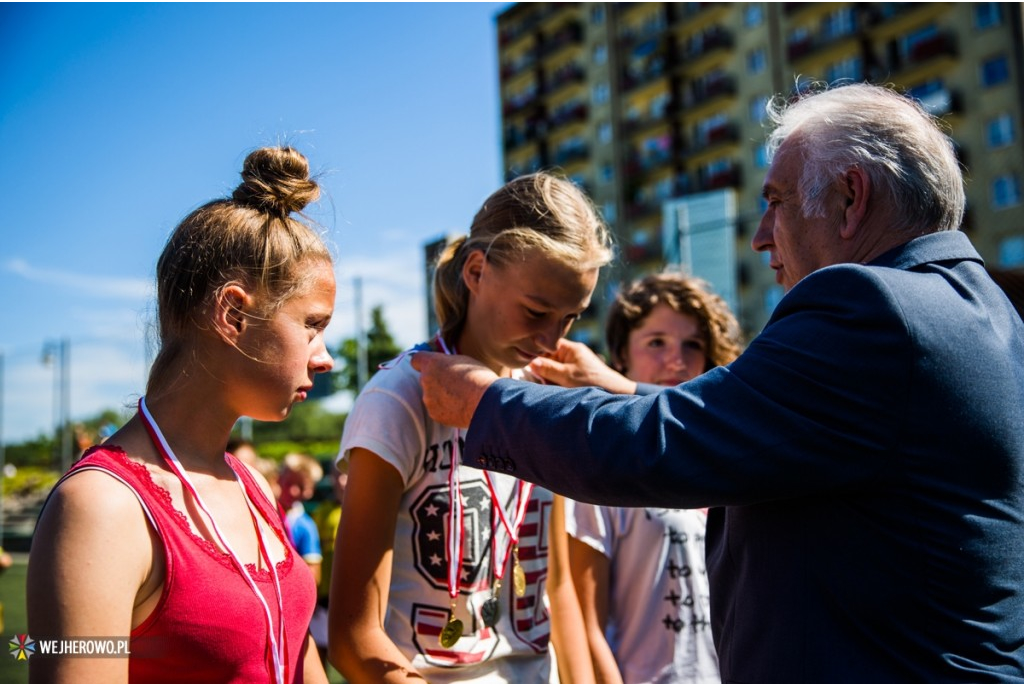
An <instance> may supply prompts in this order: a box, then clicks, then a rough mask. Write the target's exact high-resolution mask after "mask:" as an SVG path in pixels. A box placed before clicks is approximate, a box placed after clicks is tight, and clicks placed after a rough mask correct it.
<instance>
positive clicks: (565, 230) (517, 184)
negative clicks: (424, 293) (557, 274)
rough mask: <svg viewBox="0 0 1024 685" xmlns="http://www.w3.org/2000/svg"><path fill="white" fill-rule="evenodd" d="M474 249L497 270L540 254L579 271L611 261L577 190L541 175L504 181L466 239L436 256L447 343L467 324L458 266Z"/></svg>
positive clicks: (605, 235) (437, 303) (603, 231)
mask: <svg viewBox="0 0 1024 685" xmlns="http://www.w3.org/2000/svg"><path fill="white" fill-rule="evenodd" d="M474 250H480V251H482V252H483V253H484V255H485V256H486V257H487V259H488V260H489V261H491V262H493V263H494V264H496V265H498V266H502V265H504V264H508V263H510V262H514V261H521V260H523V259H524V258H525V257H526V256H527V255H528V254H529V253H530V252H532V251H534V250H539V251H541V252H543V253H544V254H546V255H548V256H551V257H553V258H555V259H557V260H559V261H561V262H562V263H564V264H566V265H567V266H570V267H572V268H574V269H578V270H579V271H581V272H583V271H588V270H590V269H596V268H600V267H602V266H604V265H605V264H607V263H608V262H610V261H611V259H612V248H611V236H610V234H609V232H608V228H607V227H606V226H605V224H604V222H603V221H601V219H600V218H599V217H598V215H597V212H596V211H595V210H594V206H593V205H592V204H591V202H590V200H589V199H588V198H587V196H586V195H585V194H584V193H583V191H582V190H580V189H579V188H577V187H576V186H575V185H573V184H572V183H571V182H569V181H567V180H565V179H561V178H558V177H556V176H553V175H551V174H548V173H544V172H538V173H535V174H528V175H526V176H520V177H519V178H516V179H514V180H512V181H509V182H508V183H506V184H505V185H504V186H502V187H501V188H500V189H498V190H497V191H495V192H494V193H493V194H492V195H491V196H490V197H488V198H487V200H486V201H485V202H484V204H483V206H482V207H481V208H480V211H479V212H477V214H476V216H475V217H473V224H472V226H471V227H470V229H469V235H466V236H461V237H459V238H457V239H456V240H454V241H453V242H451V243H449V244H448V246H447V247H446V248H445V249H444V251H443V252H442V253H441V255H440V257H438V260H437V269H436V271H435V272H434V307H435V309H436V312H437V319H438V321H439V322H440V326H441V336H442V337H443V338H444V339H445V340H448V341H454V340H456V339H457V338H458V336H459V334H460V333H461V332H462V328H463V326H464V325H465V323H466V312H467V310H468V308H469V290H468V289H467V288H466V284H465V283H464V282H463V280H462V268H463V265H464V264H465V263H466V258H467V257H468V256H469V254H470V253H471V252H473V251H474Z"/></svg>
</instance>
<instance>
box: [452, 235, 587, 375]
mask: <svg viewBox="0 0 1024 685" xmlns="http://www.w3.org/2000/svg"><path fill="white" fill-rule="evenodd" d="M462 275H463V279H464V280H465V282H466V286H467V287H468V288H469V292H470V295H469V309H468V313H467V316H466V324H465V327H464V328H463V331H462V335H461V336H460V338H459V341H458V347H459V352H461V353H463V354H468V355H470V356H472V357H475V358H477V359H479V360H480V361H481V362H483V363H484V364H486V365H487V366H488V367H490V368H491V370H493V371H494V372H495V373H498V374H499V375H507V373H508V372H509V371H510V370H511V369H518V368H522V367H524V366H526V365H527V364H528V363H530V362H531V361H532V360H533V359H535V358H536V357H539V356H541V355H543V354H546V353H550V352H554V351H555V349H556V346H557V344H558V340H559V339H560V338H561V337H562V336H564V335H565V334H566V333H568V331H569V328H570V327H571V326H572V324H573V322H574V321H576V319H578V318H579V316H580V314H582V313H583V310H585V309H586V308H587V306H588V305H589V304H590V296H591V294H592V293H593V292H594V287H595V286H596V285H597V276H598V270H597V269H589V270H586V271H582V272H581V271H578V270H576V269H573V268H572V267H570V266H566V265H565V264H563V263H562V262H560V261H558V260H556V259H554V258H552V257H550V256H548V255H546V254H545V253H543V252H541V251H540V250H534V251H532V252H530V253H528V254H527V255H526V258H525V259H523V260H522V261H517V262H512V263H508V264H504V265H502V266H497V265H496V264H494V263H493V262H491V261H488V260H487V259H486V258H485V257H484V253H483V252H481V251H480V250H475V251H473V252H472V253H470V255H469V257H468V258H467V259H466V264H465V266H464V267H463V272H462Z"/></svg>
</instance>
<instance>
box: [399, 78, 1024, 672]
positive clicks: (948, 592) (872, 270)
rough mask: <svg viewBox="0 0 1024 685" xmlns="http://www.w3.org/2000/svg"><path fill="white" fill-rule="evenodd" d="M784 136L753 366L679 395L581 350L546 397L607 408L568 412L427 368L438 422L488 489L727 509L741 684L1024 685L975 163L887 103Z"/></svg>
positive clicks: (1021, 471) (920, 120)
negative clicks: (976, 230) (772, 281)
mask: <svg viewBox="0 0 1024 685" xmlns="http://www.w3.org/2000/svg"><path fill="white" fill-rule="evenodd" d="M773 117H774V119H775V123H776V128H775V129H774V131H773V133H772V134H771V136H770V139H769V143H770V147H771V148H772V149H773V150H774V151H775V154H774V157H773V162H772V165H771V168H770V170H769V172H768V174H767V176H766V179H765V183H764V197H765V199H766V200H767V203H768V207H767V210H766V211H765V214H764V217H763V219H762V220H761V223H760V225H759V227H758V230H757V233H756V234H755V236H754V239H753V247H754V249H755V250H760V251H765V252H768V253H769V254H770V256H771V259H770V262H769V264H770V266H771V267H772V268H773V269H774V270H775V273H776V280H777V281H778V282H779V283H780V284H781V285H782V286H783V287H784V288H785V289H786V290H787V293H786V295H785V296H784V297H783V298H782V300H781V302H780V303H779V305H778V307H777V308H776V310H775V312H774V313H773V315H772V317H771V320H770V321H769V322H768V324H767V325H766V326H765V328H764V330H763V331H762V332H761V334H760V335H759V336H757V337H756V338H755V339H754V340H753V341H752V342H751V344H750V346H749V347H748V349H747V350H746V352H744V353H743V354H742V355H741V356H740V357H739V359H737V360H736V361H735V362H734V363H733V364H731V365H729V366H728V367H724V368H718V369H714V370H712V371H710V372H709V373H707V374H705V375H703V376H701V377H699V378H697V379H695V380H693V381H690V382H688V383H684V384H682V385H679V386H677V387H675V388H670V389H661V390H660V391H658V389H656V388H650V387H644V386H640V387H637V386H636V384H633V383H631V382H629V381H627V380H626V379H624V378H622V377H621V376H617V375H616V374H615V373H614V372H611V371H610V370H609V369H607V368H606V367H605V366H604V365H603V364H601V363H600V360H599V359H597V358H596V356H595V355H593V354H592V353H590V352H589V351H588V350H587V349H586V348H585V347H583V346H582V345H577V344H574V343H568V342H563V344H562V345H561V347H560V349H559V351H558V353H556V354H555V355H553V358H552V359H539V360H536V361H535V362H534V364H533V367H534V371H535V372H536V373H537V374H538V375H541V376H543V377H545V378H546V379H548V380H549V381H553V382H557V383H560V384H562V385H591V386H593V385H597V386H602V387H603V388H605V390H601V389H597V388H593V387H589V388H579V389H567V388H555V387H551V386H543V385H537V384H529V383H524V382H518V381H512V380H498V379H496V378H494V377H493V374H490V373H489V372H488V371H486V370H485V369H482V368H481V367H479V366H478V365H474V364H472V363H471V362H470V361H469V360H467V359H465V358H451V357H449V358H443V357H440V356H437V355H423V354H421V355H417V357H416V358H415V360H414V365H415V366H416V367H417V368H419V369H420V370H421V372H422V385H423V388H424V394H425V397H426V404H427V406H428V408H429V410H430V412H431V414H432V415H434V417H435V418H436V419H437V420H439V421H442V422H445V423H450V424H453V425H457V426H468V428H469V430H468V432H467V435H466V445H465V451H464V454H463V457H462V458H463V462H464V463H466V464H469V465H474V466H478V467H481V468H488V469H497V470H503V471H507V472H509V473H514V474H515V475H517V476H519V477H520V478H524V479H527V480H530V481H533V482H536V483H540V484H542V485H544V486H546V487H548V488H551V489H552V490H554V491H556V492H559V493H563V494H565V495H567V496H569V497H572V498H574V499H578V500H583V501H589V502H596V503H601V504H615V505H625V506H662V507H686V508H692V507H703V506H710V507H713V509H712V510H711V514H710V518H709V522H708V538H707V548H708V571H709V574H710V581H711V592H712V597H711V611H712V627H713V630H714V635H715V642H716V645H717V646H718V649H719V657H720V660H721V671H722V676H723V679H724V680H725V681H752V682H779V681H788V682H837V681H856V682H876V681H878V682H917V681H923V682H938V681H944V682H948V681H971V682H981V681H1021V680H1024V324H1022V322H1021V319H1020V317H1019V316H1018V315H1017V313H1016V312H1015V311H1014V310H1013V308H1012V306H1011V305H1010V303H1009V302H1008V301H1007V298H1006V297H1005V296H1004V294H1003V293H1002V291H1001V290H1000V289H999V288H998V287H997V286H996V285H995V284H994V283H993V281H992V280H991V278H989V276H988V274H987V273H986V272H985V269H984V266H983V264H982V261H981V259H980V257H979V256H978V254H977V252H976V251H975V250H974V248H973V247H972V246H971V244H970V242H969V241H968V239H967V236H966V235H964V234H963V233H961V232H959V231H958V230H956V229H957V228H958V227H959V225H960V222H961V219H962V216H963V211H964V192H963V181H962V178H961V174H960V170H959V165H958V163H957V159H956V156H955V155H954V151H953V146H952V144H951V142H950V140H949V139H948V138H947V137H946V136H945V135H944V134H943V133H942V132H941V131H940V130H939V128H938V127H937V126H936V125H935V123H934V122H933V120H932V118H931V117H930V116H929V115H928V114H926V113H925V112H924V111H923V110H922V109H921V108H920V107H919V106H917V105H916V104H915V103H913V102H912V101H910V100H907V99H905V98H903V97H902V96H900V95H898V94H896V93H894V92H892V91H890V90H888V89H885V88H881V87H877V86H870V85H866V84H857V85H850V86H845V87H840V88H834V89H831V90H825V91H822V92H819V93H816V94H813V95H810V96H808V97H804V98H802V99H800V100H798V101H796V102H795V103H793V104H791V105H788V106H787V105H786V104H785V103H782V104H780V105H778V106H777V107H776V108H775V110H774V111H773ZM553 325H554V324H553ZM606 390H611V391H613V392H614V393H618V394H612V393H610V392H607V391H606ZM622 393H632V396H625V395H623V394H622Z"/></svg>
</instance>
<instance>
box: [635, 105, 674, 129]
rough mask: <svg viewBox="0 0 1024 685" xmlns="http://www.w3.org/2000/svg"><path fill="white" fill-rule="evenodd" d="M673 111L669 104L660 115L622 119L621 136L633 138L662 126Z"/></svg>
mask: <svg viewBox="0 0 1024 685" xmlns="http://www.w3.org/2000/svg"><path fill="white" fill-rule="evenodd" d="M675 111H676V108H675V107H674V106H673V105H672V104H669V105H668V106H667V107H665V109H664V111H663V112H662V113H661V114H660V115H654V114H650V115H647V116H642V117H634V118H632V119H623V121H622V134H623V135H626V136H633V135H636V134H638V133H641V132H643V131H647V130H649V129H652V128H654V127H655V126H662V125H664V124H665V122H666V121H667V120H668V117H669V116H671V115H672V113H673V112H675Z"/></svg>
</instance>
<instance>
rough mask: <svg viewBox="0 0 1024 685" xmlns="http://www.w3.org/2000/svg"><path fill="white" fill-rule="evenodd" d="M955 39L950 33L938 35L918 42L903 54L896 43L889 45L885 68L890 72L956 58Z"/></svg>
mask: <svg viewBox="0 0 1024 685" xmlns="http://www.w3.org/2000/svg"><path fill="white" fill-rule="evenodd" d="M956 54H957V48H956V37H955V36H954V35H953V34H952V33H938V34H935V35H934V36H931V37H930V38H926V39H924V40H921V41H918V42H917V43H915V44H914V45H913V46H912V47H911V48H910V49H909V50H907V51H906V52H903V51H902V50H900V49H899V45H898V43H897V42H896V41H893V42H891V43H889V45H888V49H887V56H888V60H887V63H886V65H885V67H886V68H887V69H888V70H889V71H890V72H895V71H900V70H903V69H910V68H912V67H918V66H921V65H923V64H928V63H929V62H933V61H935V60H938V59H941V58H943V57H956Z"/></svg>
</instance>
